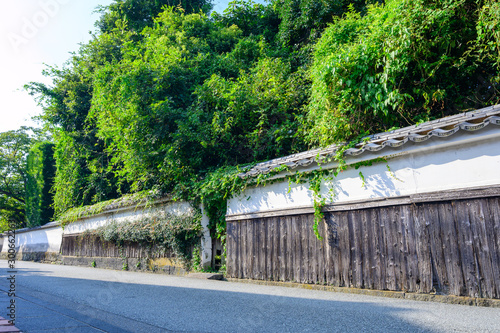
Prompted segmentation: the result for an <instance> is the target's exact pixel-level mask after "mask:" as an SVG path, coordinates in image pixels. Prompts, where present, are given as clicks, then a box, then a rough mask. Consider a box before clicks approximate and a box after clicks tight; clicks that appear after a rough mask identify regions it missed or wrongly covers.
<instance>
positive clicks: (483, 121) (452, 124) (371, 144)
mask: <svg viewBox="0 0 500 333" xmlns="http://www.w3.org/2000/svg"><path fill="white" fill-rule="evenodd" d="M489 124H495V125H500V104H498V105H494V106H490V107H486V108H483V109H479V110H475V111H469V112H463V113H460V114H456V115H452V116H448V117H444V118H440V119H436V120H432V121H428V122H425V123H422V124H419V125H412V126H408V127H404V128H400V129H397V130H393V131H389V132H384V133H378V134H374V135H370V136H369V137H368V138H369V140H368V141H366V142H363V143H360V144H358V145H357V146H356V147H354V148H349V149H347V150H346V151H345V153H344V154H345V155H349V156H357V155H361V154H363V153H364V152H367V151H371V152H376V151H379V150H382V149H384V148H385V147H393V148H394V147H400V146H403V145H404V144H406V143H407V142H409V141H413V142H416V143H419V142H424V141H427V140H428V139H430V138H431V137H439V138H444V137H449V136H451V135H453V134H455V133H457V132H458V131H460V130H462V131H468V132H474V131H477V130H480V129H482V128H484V127H486V126H488V125H489ZM340 147H342V144H338V145H332V146H329V147H326V148H316V149H312V150H308V151H305V152H300V153H297V154H293V155H289V156H285V157H280V158H276V159H273V160H269V161H266V162H262V163H258V164H256V165H255V166H254V167H253V168H251V169H250V170H249V171H247V172H245V173H241V174H240V176H241V177H246V176H256V175H258V174H262V173H267V172H269V171H271V170H273V169H275V168H276V167H279V166H281V165H287V166H288V167H290V168H291V169H294V168H297V167H299V166H307V165H309V164H311V163H313V162H318V160H323V159H325V158H326V157H328V156H333V155H335V153H336V151H337V150H338V149H339V148H340Z"/></svg>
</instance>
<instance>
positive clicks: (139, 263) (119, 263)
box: [62, 256, 188, 276]
mask: <svg viewBox="0 0 500 333" xmlns="http://www.w3.org/2000/svg"><path fill="white" fill-rule="evenodd" d="M62 264H63V265H70V266H84V267H95V268H105V269H115V270H126V271H134V272H152V273H163V274H170V275H179V276H182V275H187V274H188V272H187V271H186V270H185V269H184V268H183V267H181V266H180V265H179V264H178V263H176V262H175V261H174V260H173V259H169V258H156V259H146V258H116V257H71V256H62Z"/></svg>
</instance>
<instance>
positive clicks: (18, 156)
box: [0, 127, 32, 231]
mask: <svg viewBox="0 0 500 333" xmlns="http://www.w3.org/2000/svg"><path fill="white" fill-rule="evenodd" d="M31 143H32V138H31V136H30V134H29V129H28V128H27V127H22V128H20V129H19V130H16V131H8V132H2V133H0V229H1V231H5V230H8V229H9V228H8V223H11V224H14V225H17V226H18V227H19V228H21V227H24V226H25V221H26V218H25V206H24V203H25V194H26V192H25V191H26V188H25V181H26V157H27V155H28V151H29V147H30V145H31Z"/></svg>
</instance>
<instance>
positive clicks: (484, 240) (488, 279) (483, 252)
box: [470, 199, 495, 298]
mask: <svg viewBox="0 0 500 333" xmlns="http://www.w3.org/2000/svg"><path fill="white" fill-rule="evenodd" d="M483 203H484V201H483V200H478V199H475V200H471V203H470V204H471V210H470V217H471V221H473V225H474V228H473V232H474V238H475V244H476V246H477V253H478V256H477V259H478V264H479V271H480V275H481V279H480V285H481V291H482V293H483V297H487V298H492V297H493V295H494V288H493V286H494V283H493V279H494V278H495V276H494V275H493V274H494V273H493V267H492V264H491V251H490V247H489V242H488V235H487V233H486V226H485V225H486V223H487V221H486V216H485V211H486V210H485V208H484V206H483Z"/></svg>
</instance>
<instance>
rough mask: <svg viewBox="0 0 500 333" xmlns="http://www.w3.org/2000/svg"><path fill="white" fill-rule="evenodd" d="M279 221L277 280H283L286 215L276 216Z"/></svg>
mask: <svg viewBox="0 0 500 333" xmlns="http://www.w3.org/2000/svg"><path fill="white" fill-rule="evenodd" d="M278 221H279V230H280V238H279V251H278V258H279V264H278V266H279V281H285V280H286V278H285V276H286V242H287V233H286V217H281V218H278Z"/></svg>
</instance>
